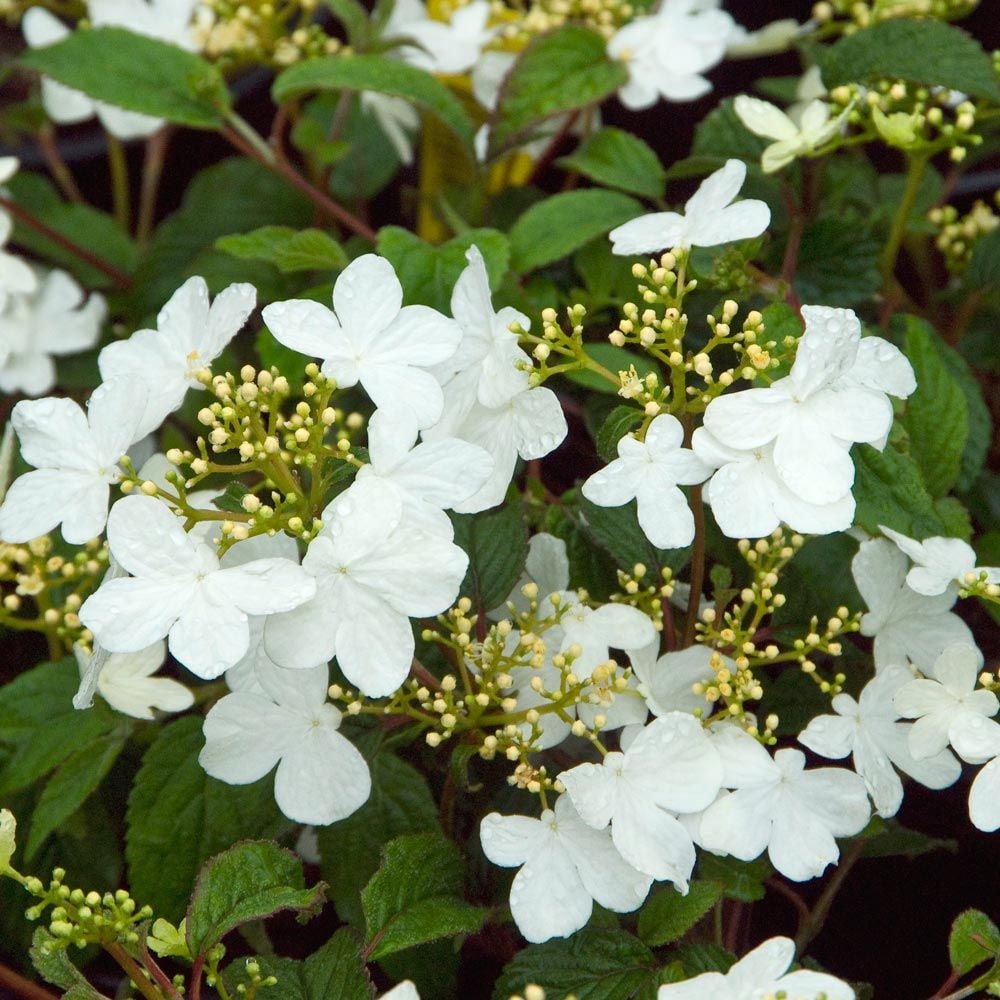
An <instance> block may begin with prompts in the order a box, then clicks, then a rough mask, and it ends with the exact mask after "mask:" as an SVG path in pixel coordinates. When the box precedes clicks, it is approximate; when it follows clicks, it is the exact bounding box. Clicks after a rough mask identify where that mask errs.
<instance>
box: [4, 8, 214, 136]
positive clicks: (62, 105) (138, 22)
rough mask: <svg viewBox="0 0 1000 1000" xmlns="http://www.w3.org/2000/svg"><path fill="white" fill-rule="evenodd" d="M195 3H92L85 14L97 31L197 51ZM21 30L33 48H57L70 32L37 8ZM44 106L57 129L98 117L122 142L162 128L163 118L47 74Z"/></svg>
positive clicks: (43, 91)
mask: <svg viewBox="0 0 1000 1000" xmlns="http://www.w3.org/2000/svg"><path fill="white" fill-rule="evenodd" d="M194 5H195V0H88V3H87V16H88V20H89V21H90V24H91V25H92V26H93V27H95V28H106V27H118V28H126V29H128V30H129V31H132V32H134V33H135V34H137V35H145V36H147V37H149V38H156V39H159V40H160V41H163V42H170V43H171V44H173V45H177V46H179V47H180V48H183V49H187V50H189V51H193V50H194V48H195V45H194V40H193V35H192V32H191V14H192V11H193V9H194ZM22 30H23V32H24V38H25V41H26V42H27V43H28V45H30V46H31V47H32V48H40V47H43V46H46V45H53V44H54V43H55V42H58V41H61V40H62V39H63V38H65V37H66V36H67V35H69V34H70V30H69V28H67V27H66V25H64V24H63V23H62V21H60V20H58V19H57V18H55V17H53V16H52V14H50V13H49V12H48V11H47V10H45V9H44V8H42V7H37V6H32V7H30V8H29V9H28V11H27V12H26V13H25V15H24V20H23V21H22ZM42 103H43V104H44V106H45V113H46V114H47V115H48V116H49V118H51V119H52V121H54V122H55V123H56V124H58V125H66V124H72V123H75V122H82V121H86V120H87V119H88V118H92V117H93V116H94V115H95V114H96V115H97V117H98V118H99V119H100V121H101V124H102V125H103V126H104V127H105V128H106V129H107V130H108V131H109V132H110V133H111V134H112V135H114V136H117V137H118V138H119V139H138V138H142V137H144V136H148V135H152V133H153V132H155V131H156V130H157V129H158V128H160V126H162V125H163V120H162V119H160V118H152V117H150V116H149V115H143V114H139V113H138V112H135V111H126V110H125V109H123V108H119V107H116V106H114V105H113V104H105V103H104V102H103V101H95V100H93V99H91V98H90V97H88V96H87V95H86V94H84V93H82V92H81V91H79V90H72V89H71V88H69V87H66V86H64V85H63V84H61V83H57V82H56V81H55V80H51V79H49V78H48V77H44V76H43V77H42Z"/></svg>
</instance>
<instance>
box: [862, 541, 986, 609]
mask: <svg viewBox="0 0 1000 1000" xmlns="http://www.w3.org/2000/svg"><path fill="white" fill-rule="evenodd" d="M879 529H880V530H881V532H882V534H883V535H885V536H886V537H887V538H891V539H892V540H893V541H894V542H895V543H896V544H897V545H898V546H899V547H900V548H901V549H902V550H903V551H904V552H905V553H906V554H907V555H908V556H909V557H910V558H911V559H912V560H913V562H914V563H916V565H915V566H913V568H912V569H911V570H910V572H909V573H907V574H906V582H907V584H908V585H909V587H910V589H911V590H915V591H916V592H917V593H918V594H923V595H924V596H925V597H936V596H937V595H938V594H943V593H944V592H945V591H946V590H948V588H949V587H950V586H951V585H952V584H953V583H957V584H958V585H959V586H962V585H963V584H966V583H968V582H971V581H970V580H968V576H969V574H970V573H971V574H972V577H973V578H974V579H979V577H980V575H981V574H983V573H985V574H986V582H987V583H1000V567H997V566H977V565H976V553H975V551H974V550H973V548H972V546H971V545H967V544H966V543H965V542H963V541H962V540H961V539H960V538H941V537H934V538H926V539H924V541H922V542H918V541H916V540H915V539H913V538H909V537H907V536H906V535H903V534H901V533H900V532H898V531H893V530H892V528H886V527H885V526H884V525H881V524H880V525H879Z"/></svg>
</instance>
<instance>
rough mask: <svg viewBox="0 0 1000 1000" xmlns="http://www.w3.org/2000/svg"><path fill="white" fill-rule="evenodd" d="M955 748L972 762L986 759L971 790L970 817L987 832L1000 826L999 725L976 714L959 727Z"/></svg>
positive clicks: (978, 762) (980, 828)
mask: <svg viewBox="0 0 1000 1000" xmlns="http://www.w3.org/2000/svg"><path fill="white" fill-rule="evenodd" d="M952 735H953V736H954V737H955V740H954V744H953V745H954V747H955V749H956V750H957V751H958V754H959V756H960V757H962V759H963V760H966V761H968V762H969V763H970V764H981V763H983V762H984V761H986V762H987V764H986V766H985V767H984V768H983V769H982V770H981V771H980V772H979V774H977V775H976V778H975V781H973V782H972V787H971V788H970V789H969V819H971V820H972V825H973V826H975V827H976V828H977V829H979V830H984V831H985V832H986V833H992V832H993V831H994V830H998V829H1000V725H998V724H997V723H996V722H994V721H993V719H988V718H986V717H985V716H982V715H977V716H973V717H971V718H969V719H968V720H966V722H965V724H964V725H963V726H962V728H960V729H956V730H955V731H954V732H953V734H952Z"/></svg>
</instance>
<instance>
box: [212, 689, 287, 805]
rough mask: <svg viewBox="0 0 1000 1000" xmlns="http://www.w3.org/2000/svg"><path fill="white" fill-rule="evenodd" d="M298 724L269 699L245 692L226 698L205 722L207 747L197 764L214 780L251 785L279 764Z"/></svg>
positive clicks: (216, 706)
mask: <svg viewBox="0 0 1000 1000" xmlns="http://www.w3.org/2000/svg"><path fill="white" fill-rule="evenodd" d="M296 721H297V720H296V719H295V717H294V716H293V715H291V714H290V713H288V712H286V711H285V710H284V709H281V708H279V707H278V706H277V705H275V704H273V703H272V702H270V701H269V700H267V699H266V698H260V697H258V696H257V695H253V694H245V693H243V692H237V693H236V694H229V695H226V697H225V698H223V699H222V700H221V701H218V702H216V704H215V705H213V706H212V709H211V711H210V712H209V713H208V716H207V717H206V718H205V723H204V727H203V729H204V733H205V746H204V747H203V749H202V751H201V753H200V754H199V755H198V762H199V763H200V764H201V766H202V767H203V768H204V769H205V772H206V773H207V774H210V775H211V776H212V777H213V778H218V779H219V780H220V781H225V782H226V783H227V784H230V785H248V784H250V783H251V782H253V781H257V780H259V779H260V778H263V777H264V775H265V774H267V773H268V771H270V770H271V768H273V767H274V765H275V764H277V763H278V759H279V758H280V757H281V755H282V753H284V751H285V747H286V745H287V741H288V732H289V728H290V727H291V726H294V725H295V723H296Z"/></svg>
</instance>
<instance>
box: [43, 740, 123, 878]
mask: <svg viewBox="0 0 1000 1000" xmlns="http://www.w3.org/2000/svg"><path fill="white" fill-rule="evenodd" d="M131 730H132V726H131V724H130V723H129V722H128V721H126V720H123V721H121V722H119V724H118V725H117V726H116V727H115V729H113V730H112V731H111V732H110V733H105V734H104V735H103V736H101V737H100V738H99V739H97V740H95V741H94V742H92V743H86V744H84V745H83V746H81V747H80V749H79V750H77V751H76V753H74V754H73V755H72V756H71V757H69V758H67V759H66V760H65V761H63V762H62V764H60V765H59V767H58V768H56V770H55V773H54V774H53V775H52V777H51V778H49V780H48V781H47V782H46V784H45V788H44V790H43V791H42V794H41V797H40V798H39V800H38V805H37V806H36V807H35V811H34V813H32V816H31V830H30V833H29V834H28V840H27V843H26V844H25V847H24V856H25V858H26V859H27V860H29V861H30V860H31V859H33V858H34V856H35V854H36V853H37V851H38V848H39V847H41V846H42V842H43V841H44V840H45V838H46V837H48V835H49V834H50V833H52V831H53V830H55V829H57V828H58V827H60V826H61V825H62V824H63V823H64V822H65V821H66V820H67V819H69V817H70V816H72V815H73V814H74V813H75V812H76V811H77V809H79V808H80V806H82V805H83V803H84V802H85V801H86V799H87V798H88V797H89V796H90V795H91V793H92V792H94V791H95V790H96V789H97V787H98V785H100V783H101V782H102V781H103V780H104V776H105V775H106V774H107V773H108V771H110V770H111V765H112V764H114V762H115V761H116V760H117V759H118V755H119V754H120V753H121V752H122V750H123V749H124V747H125V741H126V740H127V739H128V737H129V733H130V732H131Z"/></svg>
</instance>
